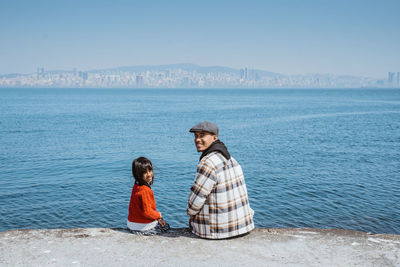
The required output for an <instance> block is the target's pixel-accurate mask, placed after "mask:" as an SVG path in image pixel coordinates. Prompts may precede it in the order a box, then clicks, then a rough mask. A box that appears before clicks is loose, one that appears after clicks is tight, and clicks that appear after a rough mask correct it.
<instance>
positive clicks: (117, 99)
mask: <svg viewBox="0 0 400 267" xmlns="http://www.w3.org/2000/svg"><path fill="white" fill-rule="evenodd" d="M204 120H207V121H211V122H214V123H216V124H217V125H218V126H219V128H220V135H219V137H220V140H221V141H223V142H224V143H225V144H226V146H227V147H228V150H229V151H230V153H231V155H232V156H233V157H234V158H235V159H236V160H238V162H239V163H240V164H241V166H242V169H243V172H244V175H245V181H246V184H247V190H248V194H249V201H250V206H251V207H252V209H253V210H254V211H255V217H254V220H255V225H256V226H257V227H267V228H322V229H330V228H340V229H351V230H358V231H364V232H370V233H390V234H400V89H115V88H110V89H82V88H80V89H61V88H33V89H27V88H25V89H16V88H1V89H0V231H6V230H10V229H25V228H30V229H32V228H33V229H43V228H76V227H115V228H116V227H126V220H127V216H128V205H129V200H130V194H131V189H132V186H133V183H134V179H133V177H132V172H131V164H132V161H133V159H135V158H137V157H139V156H145V157H147V158H149V159H150V160H151V161H152V163H153V165H154V168H155V180H154V184H153V186H152V189H153V192H154V195H155V198H156V203H157V209H158V210H159V211H160V212H161V213H162V214H163V216H164V218H165V220H166V221H167V222H168V223H169V224H170V225H171V227H174V228H178V227H187V225H188V219H189V218H188V216H187V215H186V206H187V199H188V195H189V191H190V187H191V185H192V184H193V181H194V176H195V172H196V166H197V163H198V161H199V157H200V154H199V153H197V151H196V148H195V146H194V139H193V134H191V133H189V129H190V128H191V127H192V126H194V125H195V124H197V123H199V122H201V121H204Z"/></svg>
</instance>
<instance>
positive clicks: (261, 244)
mask: <svg viewBox="0 0 400 267" xmlns="http://www.w3.org/2000/svg"><path fill="white" fill-rule="evenodd" d="M160 264H161V265H179V266H210V265H213V266H215V265H217V266H238V265H246V266H247V265H252V266H265V265H268V266H282V265H290V266H293V265H294V266H321V265H323V266H400V235H388V234H377V235H374V234H367V233H363V232H357V231H347V230H319V229H262V228H258V229H255V230H253V231H252V232H251V233H250V234H249V235H246V236H244V237H240V238H233V239H229V240H203V239H199V238H197V237H195V236H194V235H193V234H191V233H190V232H189V231H188V230H187V229H172V230H171V232H170V233H167V234H165V235H163V236H137V235H133V234H130V233H128V232H127V231H126V230H124V229H117V228H116V229H108V228H87V229H86V228H82V229H52V230H51V229H49V230H10V231H5V232H1V233H0V265H2V266H48V265H50V266H136V265H142V266H149V265H150V266H155V265H160Z"/></svg>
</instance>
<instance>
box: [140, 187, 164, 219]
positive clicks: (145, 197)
mask: <svg viewBox="0 0 400 267" xmlns="http://www.w3.org/2000/svg"><path fill="white" fill-rule="evenodd" d="M139 199H140V200H141V202H142V208H143V213H142V215H143V217H145V218H147V219H152V220H157V219H159V218H160V217H161V214H160V213H159V212H158V211H157V209H156V200H155V199H154V194H153V191H151V189H150V188H149V189H148V190H147V189H146V190H144V191H142V192H140V195H139Z"/></svg>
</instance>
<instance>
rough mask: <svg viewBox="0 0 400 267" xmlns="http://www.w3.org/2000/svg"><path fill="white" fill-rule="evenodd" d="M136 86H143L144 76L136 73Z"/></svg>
mask: <svg viewBox="0 0 400 267" xmlns="http://www.w3.org/2000/svg"><path fill="white" fill-rule="evenodd" d="M136 87H139V88H140V87H143V76H142V75H136Z"/></svg>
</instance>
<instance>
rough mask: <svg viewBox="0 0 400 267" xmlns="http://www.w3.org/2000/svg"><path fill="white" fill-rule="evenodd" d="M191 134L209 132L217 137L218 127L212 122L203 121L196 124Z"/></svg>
mask: <svg viewBox="0 0 400 267" xmlns="http://www.w3.org/2000/svg"><path fill="white" fill-rule="evenodd" d="M189 132H191V133H194V132H209V133H212V134H215V135H218V126H217V125H216V124H214V123H212V122H209V121H203V122H200V123H199V124H196V125H195V126H193V127H192V128H191V129H190V130H189Z"/></svg>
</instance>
